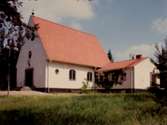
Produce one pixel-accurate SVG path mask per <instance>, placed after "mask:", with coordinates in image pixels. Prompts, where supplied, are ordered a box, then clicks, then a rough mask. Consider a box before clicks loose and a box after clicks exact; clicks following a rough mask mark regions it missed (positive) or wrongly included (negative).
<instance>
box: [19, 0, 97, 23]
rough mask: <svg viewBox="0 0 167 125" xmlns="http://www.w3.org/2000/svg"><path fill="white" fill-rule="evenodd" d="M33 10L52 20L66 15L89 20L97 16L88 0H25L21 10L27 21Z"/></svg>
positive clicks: (36, 13)
mask: <svg viewBox="0 0 167 125" xmlns="http://www.w3.org/2000/svg"><path fill="white" fill-rule="evenodd" d="M22 1H23V0H22ZM32 10H34V11H35V15H37V16H40V17H43V18H46V19H49V20H52V21H55V20H58V21H61V19H62V18H66V17H70V18H74V19H78V20H89V19H92V18H93V17H94V16H95V13H94V11H93V8H92V5H91V3H90V2H89V1H87V0H37V1H36V0H24V1H23V7H22V8H20V11H21V12H22V15H23V17H24V18H25V20H26V21H27V20H28V18H29V15H31V13H32Z"/></svg>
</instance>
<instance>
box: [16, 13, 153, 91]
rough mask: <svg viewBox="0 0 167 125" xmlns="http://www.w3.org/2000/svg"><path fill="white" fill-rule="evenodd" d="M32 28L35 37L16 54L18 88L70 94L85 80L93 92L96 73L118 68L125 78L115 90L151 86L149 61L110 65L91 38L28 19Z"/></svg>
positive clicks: (84, 34) (151, 70)
mask: <svg viewBox="0 0 167 125" xmlns="http://www.w3.org/2000/svg"><path fill="white" fill-rule="evenodd" d="M35 24H38V25H39V29H38V30H37V31H36V36H37V37H36V38H35V40H33V41H31V40H25V44H24V46H23V47H22V48H21V51H20V54H19V58H18V62H17V87H19V88H21V87H24V86H29V87H32V88H35V89H37V90H41V91H46V90H48V91H49V90H50V91H52V90H56V91H59V90H60V91H64V90H68V91H72V90H80V89H81V87H82V86H83V82H84V81H85V80H86V81H88V82H89V87H90V88H92V87H93V86H95V72H96V71H97V69H100V71H101V72H102V71H103V72H106V71H112V70H117V69H119V68H122V69H124V70H125V71H126V72H127V74H126V77H127V78H126V79H125V80H126V81H125V82H123V84H122V85H120V86H115V88H117V89H119V88H120V89H138V88H139V89H146V88H148V87H149V86H150V85H151V82H152V77H150V74H151V73H153V71H154V70H155V66H154V65H153V64H152V63H151V62H150V60H149V59H148V58H140V59H134V60H135V61H134V60H132V61H130V62H129V61H122V62H115V63H112V62H110V60H109V59H108V57H107V54H106V53H105V51H104V49H103V48H102V47H101V45H100V43H99V41H98V40H97V38H96V37H95V36H94V35H92V34H89V33H85V32H81V31H79V30H75V29H72V28H69V27H66V26H64V25H61V24H57V23H53V22H50V21H48V20H45V19H42V18H40V17H36V16H31V17H30V20H29V25H30V26H33V25H35ZM135 62H137V63H135ZM132 64H133V65H132ZM134 64H135V65H134ZM130 66H131V67H130Z"/></svg>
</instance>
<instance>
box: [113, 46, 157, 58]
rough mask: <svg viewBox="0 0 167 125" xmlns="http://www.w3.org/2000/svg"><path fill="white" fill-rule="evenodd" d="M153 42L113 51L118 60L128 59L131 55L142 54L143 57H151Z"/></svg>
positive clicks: (152, 54)
mask: <svg viewBox="0 0 167 125" xmlns="http://www.w3.org/2000/svg"><path fill="white" fill-rule="evenodd" d="M154 53H155V44H139V45H134V46H131V47H129V48H128V49H127V50H124V51H118V52H115V53H114V55H115V57H117V59H118V60H121V59H129V58H130V56H132V55H137V54H142V55H143V56H144V57H153V56H154Z"/></svg>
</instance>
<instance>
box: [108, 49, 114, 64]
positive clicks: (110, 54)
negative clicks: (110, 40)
mask: <svg viewBox="0 0 167 125" xmlns="http://www.w3.org/2000/svg"><path fill="white" fill-rule="evenodd" d="M107 55H108V58H109V60H110V61H111V62H114V58H113V55H112V53H111V50H108V53H107Z"/></svg>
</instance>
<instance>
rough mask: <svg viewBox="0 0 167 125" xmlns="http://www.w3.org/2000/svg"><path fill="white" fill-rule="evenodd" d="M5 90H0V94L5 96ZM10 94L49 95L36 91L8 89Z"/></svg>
mask: <svg viewBox="0 0 167 125" xmlns="http://www.w3.org/2000/svg"><path fill="white" fill-rule="evenodd" d="M6 95H7V91H0V96H6ZM9 95H10V96H32V95H39V96H40V95H41V96H42V95H50V94H48V93H44V92H38V91H10V92H9Z"/></svg>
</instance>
